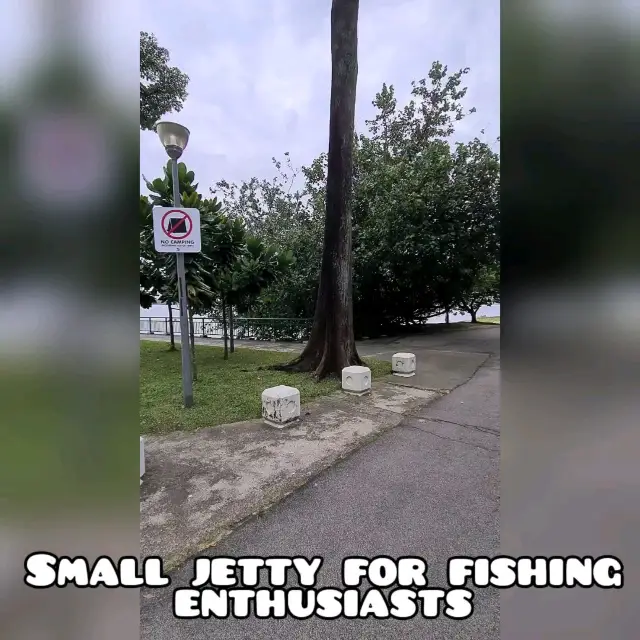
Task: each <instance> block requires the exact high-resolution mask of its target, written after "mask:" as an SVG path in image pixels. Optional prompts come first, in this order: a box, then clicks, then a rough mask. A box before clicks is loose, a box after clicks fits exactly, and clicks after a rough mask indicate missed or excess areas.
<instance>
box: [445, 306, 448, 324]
mask: <svg viewBox="0 0 640 640" xmlns="http://www.w3.org/2000/svg"><path fill="white" fill-rule="evenodd" d="M444 321H445V324H449V308H448V307H445V309H444Z"/></svg>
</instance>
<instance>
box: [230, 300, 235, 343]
mask: <svg viewBox="0 0 640 640" xmlns="http://www.w3.org/2000/svg"><path fill="white" fill-rule="evenodd" d="M233 334H234V328H233V305H232V304H230V305H229V351H231V353H233V352H234V351H235V350H236V347H235V342H234V338H235V336H234V335H233Z"/></svg>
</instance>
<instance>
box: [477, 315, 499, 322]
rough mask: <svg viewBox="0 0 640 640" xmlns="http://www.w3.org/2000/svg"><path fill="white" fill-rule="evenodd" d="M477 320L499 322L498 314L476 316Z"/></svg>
mask: <svg viewBox="0 0 640 640" xmlns="http://www.w3.org/2000/svg"><path fill="white" fill-rule="evenodd" d="M478 322H484V323H489V324H500V316H478Z"/></svg>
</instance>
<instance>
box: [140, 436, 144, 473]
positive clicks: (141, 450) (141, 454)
mask: <svg viewBox="0 0 640 640" xmlns="http://www.w3.org/2000/svg"><path fill="white" fill-rule="evenodd" d="M143 475H144V438H143V437H142V436H140V484H142V476H143Z"/></svg>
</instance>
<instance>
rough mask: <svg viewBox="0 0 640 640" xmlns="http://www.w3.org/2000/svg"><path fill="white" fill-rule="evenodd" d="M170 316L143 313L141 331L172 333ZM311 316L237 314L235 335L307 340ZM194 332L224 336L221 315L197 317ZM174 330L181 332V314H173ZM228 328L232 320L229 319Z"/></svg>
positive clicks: (234, 328)
mask: <svg viewBox="0 0 640 640" xmlns="http://www.w3.org/2000/svg"><path fill="white" fill-rule="evenodd" d="M171 322H172V321H171V320H169V318H166V317H165V318H160V317H155V318H154V317H151V318H143V317H140V333H141V334H145V335H165V336H168V335H170V333H171ZM311 324H312V320H311V319H310V318H309V319H307V318H236V317H234V319H233V335H234V338H235V339H236V340H276V341H279V342H304V341H306V340H307V339H308V338H309V331H310V330H311ZM193 330H194V331H193V332H194V335H195V337H197V338H220V339H221V338H223V336H224V333H223V324H222V318H218V317H212V318H202V317H200V318H194V319H193ZM173 331H174V334H175V335H180V318H179V317H178V316H177V315H176V316H174V317H173ZM227 332H228V333H230V330H229V322H228V321H227Z"/></svg>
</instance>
